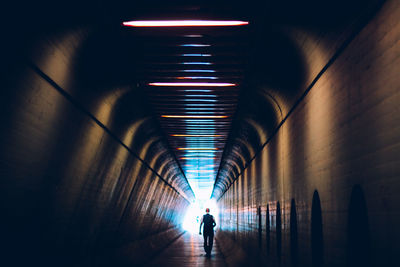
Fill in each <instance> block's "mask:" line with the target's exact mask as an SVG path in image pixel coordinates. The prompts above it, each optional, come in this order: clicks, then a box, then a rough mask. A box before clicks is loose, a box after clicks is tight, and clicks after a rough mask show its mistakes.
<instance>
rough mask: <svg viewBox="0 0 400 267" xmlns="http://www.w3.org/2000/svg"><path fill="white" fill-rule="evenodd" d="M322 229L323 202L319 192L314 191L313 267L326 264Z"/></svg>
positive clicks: (312, 219)
mask: <svg viewBox="0 0 400 267" xmlns="http://www.w3.org/2000/svg"><path fill="white" fill-rule="evenodd" d="M322 230H323V228H322V211H321V201H320V199H319V194H318V191H317V190H315V191H314V195H313V199H312V208H311V251H312V266H314V267H320V266H322V265H323V263H324V238H323V231H322Z"/></svg>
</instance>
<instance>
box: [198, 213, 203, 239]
mask: <svg viewBox="0 0 400 267" xmlns="http://www.w3.org/2000/svg"><path fill="white" fill-rule="evenodd" d="M202 225H203V217H201V222H200V230H199V235H201V226H202Z"/></svg>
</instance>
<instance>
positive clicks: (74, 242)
mask: <svg viewBox="0 0 400 267" xmlns="http://www.w3.org/2000/svg"><path fill="white" fill-rule="evenodd" d="M68 36H69V37H68V38H67V39H68V40H66V39H62V38H61V37H60V36H58V37H59V39H55V40H57V42H56V41H55V40H51V39H47V40H46V41H43V42H44V43H46V42H47V43H46V44H43V43H41V44H40V45H39V46H38V51H37V52H35V53H33V54H34V55H38V59H35V58H34V57H33V58H31V59H30V60H29V59H28V58H29V56H25V55H18V56H16V57H15V58H13V62H12V63H10V62H6V63H5V64H7V63H10V64H9V65H8V66H7V67H8V69H7V77H3V78H2V88H1V93H0V94H1V98H0V120H1V125H2V128H1V131H0V144H1V152H0V153H1V154H0V176H1V186H0V203H1V240H2V241H1V243H2V248H1V255H2V256H1V260H0V262H1V265H3V263H6V264H5V265H3V266H27V265H29V266H124V265H129V266H132V265H133V266H136V265H139V264H141V263H144V262H146V261H147V260H148V259H149V258H150V257H151V256H152V255H154V253H156V252H157V251H159V250H160V249H162V248H163V247H165V246H166V245H168V244H169V243H170V242H172V241H173V240H174V238H176V237H177V236H179V234H180V233H181V230H180V228H178V226H179V224H180V216H182V214H183V212H184V211H185V209H186V207H187V206H188V203H189V202H188V199H187V196H186V195H185V193H184V192H183V190H181V189H180V188H179V185H178V186H176V187H175V188H177V190H176V189H173V187H171V186H170V185H169V184H168V183H167V180H168V181H169V182H170V183H172V184H173V183H174V181H173V178H174V177H172V178H171V177H169V176H168V170H165V169H163V166H166V164H165V163H164V164H163V165H162V164H161V165H162V166H161V167H157V163H154V162H152V161H149V160H148V158H150V159H152V160H154V158H156V157H155V156H154V154H151V153H150V152H151V149H150V148H147V149H139V148H141V147H142V146H143V144H144V143H145V142H144V141H141V140H140V139H135V138H138V137H137V136H138V134H137V133H136V132H135V131H136V130H137V129H136V128H139V127H138V124H139V123H136V124H135V122H137V121H139V122H140V120H139V119H138V118H136V121H135V120H134V121H133V122H129V123H127V124H128V125H131V126H132V127H130V128H129V129H128V131H123V130H120V129H121V128H122V129H125V128H123V127H120V125H119V124H118V119H120V118H119V117H118V114H115V112H114V113H113V111H114V110H113V108H114V103H115V101H114V102H113V99H114V100H116V99H118V96H119V95H120V94H122V93H121V92H122V91H124V90H125V91H126V89H120V90H114V91H112V92H110V93H109V94H108V97H105V98H100V99H101V100H100V101H98V99H99V98H95V97H96V91H93V90H92V91H90V90H89V93H88V90H86V91H83V89H85V88H84V87H82V85H80V86H78V85H77V79H78V78H77V77H76V75H77V74H76V73H75V72H74V71H75V69H74V66H73V64H71V63H72V62H73V60H74V57H73V56H74V53H75V52H74V51H75V50H74V49H75V48H76V47H75V46H74V43H78V42H79V38H82V37H83V36H84V35H83V33H82V32H75V33H68ZM39 59H40V61H39ZM32 62H33V63H32ZM54 83H55V84H54ZM57 86H59V88H57ZM86 89H87V88H86ZM81 90H82V91H81ZM66 92H67V93H66ZM84 92H86V94H85V93H84ZM98 93H99V94H100V93H101V94H105V92H104V91H102V92H98ZM95 100H97V102H96V101H95ZM76 103H78V104H76ZM79 103H85V104H81V105H80V104H79ZM132 105H135V102H132ZM135 112H136V113H140V110H135V109H132V112H131V113H130V114H129V115H130V116H132V117H133V118H135V116H136V115H135V114H136V113H135ZM103 125H105V128H104V127H103ZM107 127H108V128H107ZM135 127H136V128H135ZM135 134H136V135H135ZM132 140H134V141H135V142H136V143H137V144H136V147H134V148H132V147H131V146H130V143H131V142H133V141H132ZM129 147H130V150H129ZM132 151H135V152H136V154H137V155H139V154H140V156H142V159H140V158H139V157H138V156H137V155H135V154H134V153H133V152H132ZM149 151H150V152H149ZM146 153H148V154H149V155H147V154H146ZM143 159H145V160H148V162H147V163H146V161H144V160H143ZM150 166H152V168H150ZM154 168H157V171H158V172H159V173H156V171H155V170H154ZM161 173H164V174H165V175H164V176H163V177H161V176H160V174H161ZM169 173H171V171H170V172H169Z"/></svg>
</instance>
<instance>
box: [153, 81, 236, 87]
mask: <svg viewBox="0 0 400 267" xmlns="http://www.w3.org/2000/svg"><path fill="white" fill-rule="evenodd" d="M149 85H150V86H205V87H224V86H236V84H235V83H182V82H181V83H175V82H154V83H149Z"/></svg>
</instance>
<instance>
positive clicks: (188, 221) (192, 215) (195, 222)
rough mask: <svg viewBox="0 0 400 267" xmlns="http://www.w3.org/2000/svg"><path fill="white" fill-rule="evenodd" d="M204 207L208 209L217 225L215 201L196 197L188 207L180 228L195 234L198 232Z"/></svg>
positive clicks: (217, 211) (217, 212)
mask: <svg viewBox="0 0 400 267" xmlns="http://www.w3.org/2000/svg"><path fill="white" fill-rule="evenodd" d="M206 208H209V209H210V214H211V215H213V216H214V220H215V222H216V224H217V225H219V224H218V222H219V220H218V217H219V216H218V214H219V210H218V207H217V203H216V202H215V201H214V200H212V199H208V200H204V199H196V200H195V201H194V202H193V203H192V204H191V205H190V206H189V208H188V210H187V212H186V214H185V218H184V220H183V224H182V228H183V230H185V231H188V232H189V233H192V234H195V233H198V232H199V229H200V222H201V218H202V216H203V215H204V214H205V213H206V211H205V210H206Z"/></svg>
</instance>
